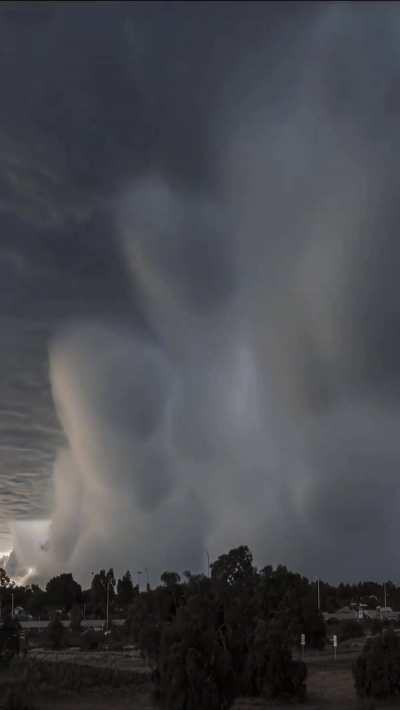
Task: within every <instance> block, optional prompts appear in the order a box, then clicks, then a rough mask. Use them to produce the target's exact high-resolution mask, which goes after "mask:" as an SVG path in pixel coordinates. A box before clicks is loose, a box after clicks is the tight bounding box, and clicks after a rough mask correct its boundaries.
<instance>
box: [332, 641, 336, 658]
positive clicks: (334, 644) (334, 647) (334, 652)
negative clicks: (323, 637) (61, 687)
mask: <svg viewBox="0 0 400 710" xmlns="http://www.w3.org/2000/svg"><path fill="white" fill-rule="evenodd" d="M332 643H333V658H334V660H335V661H336V650H337V635H336V634H333V637H332Z"/></svg>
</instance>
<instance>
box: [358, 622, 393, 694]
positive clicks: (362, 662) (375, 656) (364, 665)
mask: <svg viewBox="0 0 400 710" xmlns="http://www.w3.org/2000/svg"><path fill="white" fill-rule="evenodd" d="M353 676H354V683H355V687H356V691H357V694H358V695H359V696H360V697H368V698H390V697H392V696H396V695H399V694H400V638H399V637H398V636H397V635H396V634H395V633H394V632H393V631H391V630H387V631H384V632H383V633H382V634H380V635H379V636H376V637H375V638H371V639H368V641H367V643H366V644H365V646H364V649H363V651H362V653H361V654H360V656H359V657H358V658H357V660H356V661H355V662H354V664H353Z"/></svg>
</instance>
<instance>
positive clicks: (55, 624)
mask: <svg viewBox="0 0 400 710" xmlns="http://www.w3.org/2000/svg"><path fill="white" fill-rule="evenodd" d="M65 639H66V633H65V628H64V626H63V624H62V622H61V619H60V618H59V616H58V615H56V616H55V617H54V619H52V620H51V621H50V623H49V625H48V627H47V642H48V645H49V647H50V648H52V649H54V650H57V649H60V648H63V647H64V646H65Z"/></svg>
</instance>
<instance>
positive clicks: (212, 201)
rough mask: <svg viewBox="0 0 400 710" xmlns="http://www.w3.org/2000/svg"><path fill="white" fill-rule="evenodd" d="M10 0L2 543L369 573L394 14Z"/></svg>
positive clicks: (388, 467) (391, 204)
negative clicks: (240, 552)
mask: <svg viewBox="0 0 400 710" xmlns="http://www.w3.org/2000/svg"><path fill="white" fill-rule="evenodd" d="M35 8H36V5H35V6H34V5H33V4H32V5H31V4H28V3H24V4H22V3H21V4H19V5H18V4H14V5H13V4H5V5H4V7H2V8H1V11H0V47H1V50H0V52H1V54H0V84H1V87H2V113H1V118H0V229H1V241H0V294H1V303H0V328H1V338H2V340H1V343H2V349H1V355H0V358H1V360H0V362H1V385H0V386H1V409H0V426H1V439H0V447H1V448H2V451H1V454H2V456H1V461H2V463H1V479H0V496H1V505H0V511H1V514H0V526H3V527H2V528H1V532H2V533H3V535H4V532H3V531H4V530H5V521H6V519H9V518H11V519H12V518H21V517H22V518H29V517H31V518H35V517H37V518H40V517H42V516H47V515H48V514H49V512H50V511H52V513H53V523H52V528H51V534H50V547H49V549H50V550H51V551H50V552H49V555H48V559H47V558H46V559H44V558H43V556H42V555H41V553H39V559H36V557H35V555H34V554H33V552H32V549H33V548H32V547H29V549H28V551H27V547H26V545H27V544H28V542H29V535H27V533H26V531H25V529H24V532H23V534H22V533H21V534H19V533H18V531H17V533H16V537H15V546H16V549H17V551H18V555H19V556H20V557H21V559H22V561H23V562H24V563H25V564H26V565H29V562H31V561H32V555H33V556H34V557H35V562H36V564H37V565H38V567H39V568H40V569H41V570H42V572H43V573H46V572H50V571H51V569H52V565H54V563H55V560H57V564H58V565H59V563H60V560H62V561H64V564H70V565H71V568H72V567H73V568H74V569H75V570H77V571H78V572H79V574H82V575H84V574H85V569H86V568H87V564H88V562H87V560H88V559H97V558H96V554H97V553H96V550H97V549H98V548H99V539H101V542H102V544H101V546H100V547H101V549H102V550H103V551H104V550H105V551H104V555H105V558H106V559H109V561H110V564H112V563H113V560H114V559H117V558H118V564H121V565H124V564H125V559H127V558H128V551H127V548H126V544H127V541H129V546H130V550H129V554H131V553H132V550H134V551H135V553H136V552H137V554H139V552H140V551H141V554H143V555H144V557H143V559H141V561H140V564H146V563H148V560H149V559H153V560H154V565H155V568H157V569H158V568H159V567H160V566H161V565H162V564H163V562H164V560H166V557H167V556H168V559H169V560H170V563H169V564H170V566H173V565H175V564H176V566H177V567H180V566H181V565H183V566H188V565H191V564H193V565H195V566H196V565H199V564H201V562H200V560H201V554H202V552H201V550H202V549H203V548H204V546H205V545H207V546H209V547H210V548H211V550H212V551H214V552H215V554H217V553H219V552H221V551H223V549H224V548H225V547H227V546H231V545H233V544H242V543H243V542H250V544H254V548H255V552H256V554H257V558H259V559H260V561H261V562H264V561H265V562H266V561H270V560H271V561H273V562H279V561H285V562H288V563H290V564H292V565H293V566H298V567H301V568H302V569H304V570H305V571H307V572H309V573H314V570H315V567H316V566H318V573H319V574H327V575H328V576H330V577H331V578H332V576H339V575H340V574H341V573H343V574H344V575H347V576H352V575H356V574H358V573H359V574H366V575H367V576H371V575H373V574H374V573H376V574H379V575H380V574H382V575H383V574H385V572H387V573H388V576H395V575H394V572H393V571H392V569H394V568H392V567H391V564H394V558H393V557H391V553H392V551H393V545H392V544H391V540H392V539H393V538H394V537H395V536H396V534H397V533H396V530H397V528H396V521H397V517H398V515H397V510H398V506H397V495H394V494H393V495H390V497H389V498H388V496H387V495H386V491H387V490H390V491H395V490H396V484H397V473H396V471H397V464H398V461H399V457H400V451H399V450H398V446H397V440H398V434H397V420H398V391H397V387H398V381H399V374H400V373H399V362H400V360H399V357H398V355H399V352H400V346H399V343H398V331H399V325H400V309H399V307H398V300H399V291H398V286H397V278H396V274H397V271H398V268H397V267H398V262H399V256H400V254H399V247H398V244H397V242H398V239H397V223H398V207H397V203H398V189H399V174H398V172H399V171H398V165H397V157H396V156H397V154H398V149H399V148H400V146H399V145H398V142H399V136H398V131H397V124H398V118H399V111H400V103H399V101H398V86H399V81H400V53H399V50H398V47H399V43H398V36H399V32H400V14H399V11H398V9H397V7H396V6H395V5H392V4H385V3H380V4H379V5H378V4H376V5H370V4H358V5H351V4H347V3H343V4H340V3H332V4H331V3H326V4H325V3H321V4H319V3H310V4H308V3H289V4H285V3H206V2H204V3H163V2H160V3H116V2H114V3H96V4H94V6H93V4H91V5H89V4H87V3H80V4H79V5H73V6H71V5H67V4H66V3H63V4H61V5H60V7H58V6H56V4H53V3H46V4H39V6H38V7H37V9H35ZM76 320H77V321H79V323H78V325H74V323H75V321H76ZM116 321H118V323H116ZM67 322H68V323H71V327H70V328H68V329H67V330H66V331H65V332H64V333H63V327H64V325H65V323H67ZM85 322H86V323H87V325H86V326H85ZM110 324H111V325H110ZM59 330H60V331H61V336H60V338H56V339H55V340H54V341H53V340H52V338H53V336H54V334H56V333H57V332H58V331H59ZM50 342H53V346H52V348H51V368H52V369H51V372H52V388H53V396H54V397H55V399H56V406H57V408H58V414H59V418H60V420H61V423H62V427H63V434H61V433H60V431H59V426H58V424H57V423H56V421H57V420H56V416H55V413H54V410H53V406H52V404H51V394H50V385H49V382H48V375H47V359H46V350H47V347H48V345H49V343H50ZM149 353H151V355H150V354H149ZM166 403H168V404H166ZM60 446H66V449H65V450H63V452H62V453H60V454H59V457H58V459H57V463H56V466H55V471H54V476H53V474H52V470H53V463H54V458H55V451H56V449H58V448H59V447H60ZM52 476H53V478H52V480H53V487H52V488H51V487H49V486H48V485H47V484H48V481H49V480H50V478H51V477H52ZM110 476H111V478H110ZM117 482H118V486H117ZM96 509H97V510H98V513H97V518H96V515H95V510H96ZM100 518H101V526H99V525H98V524H96V519H97V520H100ZM89 519H90V520H91V521H92V522H91V523H90V524H88V520H89ZM116 520H118V524H117V525H116V524H115V521H116ZM338 520H339V521H341V526H339V525H338ZM371 520H374V521H375V523H376V528H377V529H375V530H374V532H373V534H372V532H371V534H369V532H368V531H369V530H371ZM105 521H107V524H108V525H109V530H108V538H107V540H106V541H104V540H103V538H102V537H101V536H102V535H103V532H102V530H100V527H102V528H103V527H104V522H105ZM384 521H385V523H386V527H384V525H383V522H384ZM167 529H168V530H169V533H168V535H165V536H163V539H162V540H159V539H156V537H157V536H158V535H159V533H158V531H159V530H163V531H166V530H167ZM65 531H67V532H68V531H72V532H73V536H72V537H71V536H69V535H68V534H67V535H66V534H65ZM154 531H156V533H155V534H154ZM40 534H41V535H42V532H41V533H40ZM21 535H22V537H21ZM99 536H100V537H99ZM3 539H4V549H7V548H8V547H9V544H8V541H7V538H6V536H4V537H3ZM144 539H145V540H146V545H145V546H144V545H143V540H144ZM131 541H133V542H131ZM105 543H106V544H107V549H106V548H105V547H104V544H105ZM1 548H2V545H1V544H0V550H1ZM360 549H361V550H362V551H361V552H360ZM382 549H386V550H388V552H387V554H386V553H385V555H383V554H382V553H381V551H382ZM116 550H118V552H116ZM338 550H339V551H342V552H343V554H339V555H338ZM344 557H345V558H346V559H345V561H343V562H341V563H340V564H339V561H338V560H339V559H340V558H344ZM105 558H104V559H105ZM378 558H379V561H378ZM104 559H102V560H101V561H100V560H99V564H100V563H101V564H104ZM354 560H355V563H354V565H353V561H354ZM350 561H351V562H350ZM340 565H341V566H340ZM315 573H317V572H316V571H315Z"/></svg>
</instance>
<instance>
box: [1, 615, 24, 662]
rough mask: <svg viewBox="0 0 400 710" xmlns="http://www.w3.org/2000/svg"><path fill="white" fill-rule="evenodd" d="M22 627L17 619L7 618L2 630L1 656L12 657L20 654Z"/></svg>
mask: <svg viewBox="0 0 400 710" xmlns="http://www.w3.org/2000/svg"><path fill="white" fill-rule="evenodd" d="M20 631H21V626H20V624H19V623H18V621H17V619H15V618H12V617H11V616H7V617H6V618H5V619H4V621H3V624H2V626H1V628H0V656H2V657H3V658H7V657H11V656H13V655H14V654H16V653H18V650H19V634H20Z"/></svg>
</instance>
